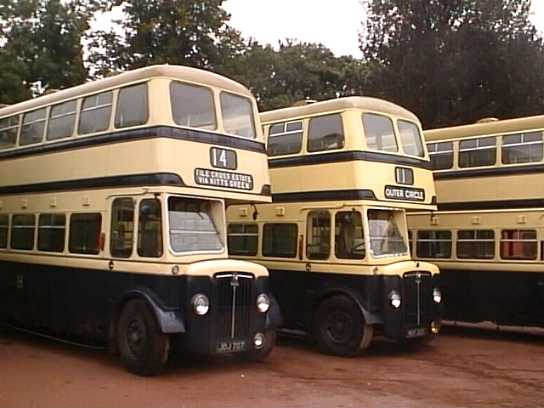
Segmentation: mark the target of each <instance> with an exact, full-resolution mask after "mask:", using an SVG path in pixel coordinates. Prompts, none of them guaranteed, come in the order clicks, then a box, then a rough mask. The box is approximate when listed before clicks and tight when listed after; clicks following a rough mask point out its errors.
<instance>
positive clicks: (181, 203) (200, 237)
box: [168, 197, 223, 252]
mask: <svg viewBox="0 0 544 408" xmlns="http://www.w3.org/2000/svg"><path fill="white" fill-rule="evenodd" d="M214 205H216V206H219V205H220V204H219V203H218V202H212V201H209V200H200V199H194V198H181V197H170V198H168V220H169V226H170V246H171V247H172V249H173V250H174V252H192V251H220V250H222V249H223V242H222V241H221V233H220V231H219V229H218V228H217V226H216V224H215V220H214V219H213V218H214V217H213V212H214V211H213V206H214ZM221 221H222V220H221Z"/></svg>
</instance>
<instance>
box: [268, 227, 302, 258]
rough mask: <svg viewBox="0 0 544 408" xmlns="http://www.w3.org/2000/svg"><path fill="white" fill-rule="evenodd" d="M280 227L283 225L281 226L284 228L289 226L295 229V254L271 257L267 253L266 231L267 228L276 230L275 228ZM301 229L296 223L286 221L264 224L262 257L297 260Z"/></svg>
mask: <svg viewBox="0 0 544 408" xmlns="http://www.w3.org/2000/svg"><path fill="white" fill-rule="evenodd" d="M278 225H281V226H284V225H287V226H291V227H293V226H294V227H295V235H294V245H293V248H294V253H293V254H292V255H278V254H273V255H269V253H268V252H266V253H265V243H266V236H267V235H266V232H267V231H266V230H267V227H268V228H274V227H277V226H278ZM298 230H299V227H298V224H297V223H296V222H294V221H285V222H275V221H273V222H264V223H263V225H262V239H261V242H260V250H261V255H262V257H263V258H281V259H297V256H298V250H299V248H298V234H299V231H298Z"/></svg>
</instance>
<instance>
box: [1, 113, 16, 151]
mask: <svg viewBox="0 0 544 408" xmlns="http://www.w3.org/2000/svg"><path fill="white" fill-rule="evenodd" d="M18 128H19V115H16V116H11V117H9V118H4V119H0V150H2V149H9V148H10V147H13V146H15V143H16V142H17V130H18Z"/></svg>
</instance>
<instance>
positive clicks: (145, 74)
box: [0, 65, 252, 117]
mask: <svg viewBox="0 0 544 408" xmlns="http://www.w3.org/2000/svg"><path fill="white" fill-rule="evenodd" d="M154 77H169V78H176V79H180V80H185V81H189V82H194V83H200V84H203V85H210V86H214V87H217V88H221V89H224V90H226V91H231V92H235V93H238V94H242V95H245V96H248V97H252V94H251V92H250V91H249V90H248V89H247V88H246V87H245V86H243V85H241V84H239V83H238V82H235V81H233V80H231V79H228V78H225V77H223V76H221V75H218V74H214V73H213V72H209V71H204V70H202V69H197V68H190V67H184V66H179V65H153V66H149V67H145V68H139V69H135V70H132V71H129V72H124V73H121V74H118V75H115V76H111V77H108V78H104V79H100V80H97V81H92V82H88V83H85V84H83V85H78V86H75V87H72V88H67V89H65V90H62V91H58V92H54V93H51V94H48V95H44V96H40V97H38V98H34V99H29V100H27V101H24V102H20V103H17V104H15V105H10V106H7V107H4V108H1V109H0V117H2V116H9V115H13V114H16V113H19V112H23V111H27V110H31V109H34V108H38V107H41V106H44V105H49V104H54V103H56V102H60V101H64V100H66V99H72V98H77V97H80V96H82V95H87V94H92V93H95V92H100V91H101V90H103V89H109V88H115V87H118V86H122V85H124V84H127V83H131V82H135V81H139V80H145V79H150V78H154Z"/></svg>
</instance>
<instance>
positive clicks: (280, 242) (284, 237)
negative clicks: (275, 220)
mask: <svg viewBox="0 0 544 408" xmlns="http://www.w3.org/2000/svg"><path fill="white" fill-rule="evenodd" d="M297 234H298V231H297V225H296V224H264V226H263V256H270V257H276V258H294V257H296V256H297Z"/></svg>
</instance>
